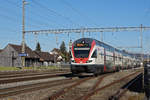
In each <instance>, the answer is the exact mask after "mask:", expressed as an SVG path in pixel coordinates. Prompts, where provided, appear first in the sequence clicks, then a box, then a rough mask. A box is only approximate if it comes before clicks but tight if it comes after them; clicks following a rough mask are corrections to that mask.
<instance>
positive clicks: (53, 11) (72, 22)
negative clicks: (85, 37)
mask: <svg viewBox="0 0 150 100" xmlns="http://www.w3.org/2000/svg"><path fill="white" fill-rule="evenodd" d="M32 2H33V3H35V4H37V5H38V6H39V7H41V8H42V9H45V10H47V11H48V12H50V13H51V14H53V15H54V16H58V17H61V18H63V19H65V20H66V21H68V22H69V23H71V24H73V25H76V26H78V27H81V26H80V25H79V24H77V23H75V22H74V21H72V20H71V19H70V18H69V17H67V16H65V15H63V14H60V13H58V12H56V11H55V10H52V9H50V8H48V7H46V6H45V5H43V4H42V3H39V2H38V1H35V0H32Z"/></svg>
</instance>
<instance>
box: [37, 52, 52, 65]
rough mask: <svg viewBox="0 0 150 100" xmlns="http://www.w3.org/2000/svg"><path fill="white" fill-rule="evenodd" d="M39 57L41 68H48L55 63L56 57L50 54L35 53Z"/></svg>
mask: <svg viewBox="0 0 150 100" xmlns="http://www.w3.org/2000/svg"><path fill="white" fill-rule="evenodd" d="M34 52H35V53H36V54H37V55H38V56H39V58H40V59H39V62H40V64H41V66H43V65H44V66H48V65H50V64H51V63H54V55H52V54H50V53H48V52H38V51H34Z"/></svg>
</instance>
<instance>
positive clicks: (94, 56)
mask: <svg viewBox="0 0 150 100" xmlns="http://www.w3.org/2000/svg"><path fill="white" fill-rule="evenodd" d="M92 58H97V50H95V51H94V53H93V55H92Z"/></svg>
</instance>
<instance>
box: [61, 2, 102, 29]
mask: <svg viewBox="0 0 150 100" xmlns="http://www.w3.org/2000/svg"><path fill="white" fill-rule="evenodd" d="M59 1H60V2H62V3H63V4H65V5H66V6H68V7H69V8H71V9H72V10H73V11H74V12H76V13H77V14H78V15H79V16H80V17H82V19H84V20H85V19H87V20H86V21H91V22H92V23H93V25H95V26H96V27H97V26H99V25H97V24H96V23H95V22H94V21H93V19H92V20H91V18H90V17H89V16H87V15H85V14H84V13H83V12H81V11H79V10H78V9H77V8H75V7H73V5H72V4H71V3H69V1H67V0H59Z"/></svg>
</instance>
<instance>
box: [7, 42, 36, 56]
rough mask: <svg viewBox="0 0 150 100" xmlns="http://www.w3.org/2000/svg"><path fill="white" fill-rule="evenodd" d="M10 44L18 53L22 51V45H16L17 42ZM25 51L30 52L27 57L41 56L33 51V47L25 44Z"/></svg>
mask: <svg viewBox="0 0 150 100" xmlns="http://www.w3.org/2000/svg"><path fill="white" fill-rule="evenodd" d="M8 45H9V46H11V47H12V48H14V49H15V50H16V51H17V52H18V53H21V52H22V46H21V45H15V44H8ZM25 53H27V54H28V56H27V57H26V58H39V56H38V55H37V54H36V53H35V52H33V51H32V49H31V48H29V47H28V46H25Z"/></svg>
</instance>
